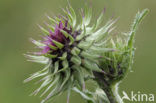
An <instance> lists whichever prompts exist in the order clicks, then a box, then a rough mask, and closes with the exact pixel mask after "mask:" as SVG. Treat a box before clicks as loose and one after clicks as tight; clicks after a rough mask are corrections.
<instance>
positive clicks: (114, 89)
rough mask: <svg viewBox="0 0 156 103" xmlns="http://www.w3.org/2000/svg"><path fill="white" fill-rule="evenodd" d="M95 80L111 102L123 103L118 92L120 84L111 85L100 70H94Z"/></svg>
mask: <svg viewBox="0 0 156 103" xmlns="http://www.w3.org/2000/svg"><path fill="white" fill-rule="evenodd" d="M94 76H95V80H96V81H97V83H98V85H99V86H100V88H101V89H102V90H103V91H104V92H105V93H106V95H107V98H108V99H109V102H110V103H123V102H122V99H121V98H120V96H119V94H118V84H119V83H118V84H116V85H111V84H109V83H108V82H107V80H105V79H104V75H103V74H102V73H99V72H94Z"/></svg>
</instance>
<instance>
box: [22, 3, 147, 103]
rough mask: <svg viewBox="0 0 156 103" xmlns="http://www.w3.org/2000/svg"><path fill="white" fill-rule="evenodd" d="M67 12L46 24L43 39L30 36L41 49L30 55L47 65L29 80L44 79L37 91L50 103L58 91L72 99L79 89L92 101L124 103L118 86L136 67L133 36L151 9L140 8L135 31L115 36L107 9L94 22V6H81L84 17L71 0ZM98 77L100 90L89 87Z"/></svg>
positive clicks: (112, 21)
mask: <svg viewBox="0 0 156 103" xmlns="http://www.w3.org/2000/svg"><path fill="white" fill-rule="evenodd" d="M62 10H63V12H64V14H65V16H63V15H60V16H59V17H55V18H52V17H50V16H47V17H48V19H49V21H50V24H48V23H46V25H47V28H48V29H45V28H43V27H41V26H39V27H40V29H41V30H42V32H43V33H42V34H43V36H42V40H40V41H37V40H34V39H31V41H32V43H34V44H35V45H36V46H37V47H38V48H39V51H38V52H34V53H33V54H26V55H25V56H26V57H28V60H29V61H32V62H37V63H41V64H45V68H43V69H42V70H40V71H38V72H36V73H34V74H32V75H31V76H30V77H29V78H28V79H26V80H24V82H29V81H31V80H33V79H35V78H40V80H39V81H38V82H37V83H40V82H42V83H41V85H40V87H39V88H38V89H36V90H35V91H34V92H33V93H32V95H37V94H38V93H39V92H40V91H41V90H42V89H43V90H44V92H43V93H42V94H41V96H44V95H45V98H44V99H43V100H42V101H41V103H45V102H47V101H48V100H50V99H51V98H53V97H54V96H56V95H59V94H61V93H63V92H64V91H67V93H68V97H67V103H69V96H70V92H71V90H73V91H75V92H77V93H79V94H80V95H81V96H82V97H83V98H84V99H85V100H86V101H87V103H123V101H122V100H121V98H120V96H119V94H118V88H117V85H118V84H119V83H120V82H121V81H122V79H124V78H125V76H126V75H127V73H128V72H129V71H130V70H131V66H132V64H133V58H134V51H135V48H134V46H133V45H134V36H135V33H136V29H137V27H138V24H139V23H140V22H141V20H142V19H143V17H144V16H145V15H146V14H147V12H148V10H147V9H145V10H143V11H142V12H138V13H137V15H136V17H135V20H134V22H133V25H132V27H131V29H130V32H128V33H125V34H124V35H122V34H121V35H117V36H113V35H112V31H113V30H114V29H115V26H114V23H115V22H116V21H117V19H116V20H113V19H110V20H108V21H107V22H106V24H105V25H104V26H101V25H100V24H101V22H102V20H103V17H104V15H103V14H104V11H103V12H102V13H101V14H100V16H99V17H98V18H97V19H96V20H95V22H92V15H93V14H92V8H91V7H88V6H85V8H84V10H83V9H81V10H80V16H81V18H80V17H79V18H78V17H77V16H78V15H77V14H76V12H75V11H74V9H73V8H72V6H71V5H70V4H69V6H68V7H67V8H66V10H65V9H62ZM87 80H93V81H95V82H96V83H97V85H98V87H97V88H96V90H95V92H91V91H89V90H87V88H86V86H85V82H86V81H87Z"/></svg>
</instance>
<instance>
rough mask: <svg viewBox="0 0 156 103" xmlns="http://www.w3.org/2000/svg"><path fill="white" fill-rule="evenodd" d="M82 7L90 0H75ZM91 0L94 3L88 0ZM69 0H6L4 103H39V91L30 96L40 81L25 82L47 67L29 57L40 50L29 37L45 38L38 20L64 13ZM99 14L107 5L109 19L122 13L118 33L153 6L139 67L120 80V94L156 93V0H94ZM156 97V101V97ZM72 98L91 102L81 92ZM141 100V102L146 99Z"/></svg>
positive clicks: (0, 54) (1, 60) (0, 50)
mask: <svg viewBox="0 0 156 103" xmlns="http://www.w3.org/2000/svg"><path fill="white" fill-rule="evenodd" d="M70 2H71V4H72V6H73V7H74V8H75V9H76V10H78V9H79V8H81V7H82V8H83V6H84V3H85V0H70ZM88 2H90V1H89V0H88ZM66 5H67V1H66V0H0V103H39V101H40V100H41V99H40V98H39V97H38V96H36V97H30V96H28V95H29V94H30V93H31V92H32V90H33V89H34V88H35V85H33V84H31V83H28V84H23V83H22V82H23V80H24V79H25V78H27V77H28V76H29V74H31V73H33V72H35V71H37V70H39V69H41V68H42V67H43V66H42V65H40V64H35V63H31V62H27V61H26V58H25V57H24V56H23V54H24V53H26V52H27V51H34V45H32V43H30V42H29V38H30V37H32V38H39V35H38V34H40V31H39V28H38V27H37V24H41V25H42V24H43V22H44V21H46V20H47V19H46V18H45V13H47V14H49V15H51V16H53V15H54V14H56V15H58V14H59V13H62V12H61V9H60V7H65V6H66ZM92 6H93V11H94V19H96V17H98V14H99V13H100V12H101V11H102V10H103V8H104V7H106V8H107V10H106V14H105V18H104V21H106V20H108V19H109V18H110V17H112V15H114V17H120V19H119V21H118V23H117V24H116V25H117V30H116V32H127V31H128V30H129V27H130V25H131V23H132V21H133V18H134V16H135V14H136V13H137V11H138V10H142V9H144V8H149V9H150V13H149V15H148V16H147V17H146V18H145V19H144V20H143V23H142V24H141V25H140V28H139V30H138V32H137V35H136V43H135V45H136V48H137V50H136V54H135V62H134V65H133V71H134V72H132V73H130V74H129V75H128V76H127V78H126V79H124V80H123V82H122V83H121V85H120V93H121V95H122V91H123V90H124V91H126V92H127V93H128V94H130V91H134V92H138V91H140V92H141V93H147V94H149V93H153V94H155V95H156V63H155V62H156V1H155V0H92ZM65 95H66V94H63V95H61V96H58V97H56V98H55V99H54V101H53V102H52V103H66V96H65ZM155 101H156V100H155ZM70 103H85V102H84V100H83V99H82V98H81V97H80V96H79V95H78V94H75V93H73V94H72V95H71V99H70ZM126 103H129V101H126ZM140 103H141V102H140Z"/></svg>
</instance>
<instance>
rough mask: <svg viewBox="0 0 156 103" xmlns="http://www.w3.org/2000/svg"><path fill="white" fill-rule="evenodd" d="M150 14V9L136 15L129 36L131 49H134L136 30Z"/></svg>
mask: <svg viewBox="0 0 156 103" xmlns="http://www.w3.org/2000/svg"><path fill="white" fill-rule="evenodd" d="M148 12H149V10H148V9H144V10H143V11H142V12H141V13H140V12H138V13H137V15H136V17H135V19H134V23H133V25H132V28H131V31H130V34H129V40H128V46H129V48H132V46H133V42H134V35H135V32H136V29H137V27H138V25H139V23H140V22H141V20H142V19H143V18H144V17H145V16H146V15H147V13H148Z"/></svg>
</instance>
